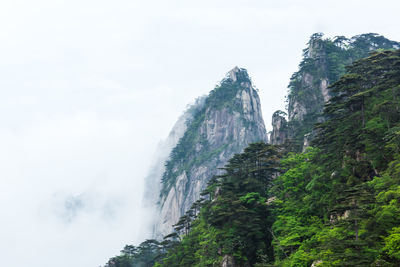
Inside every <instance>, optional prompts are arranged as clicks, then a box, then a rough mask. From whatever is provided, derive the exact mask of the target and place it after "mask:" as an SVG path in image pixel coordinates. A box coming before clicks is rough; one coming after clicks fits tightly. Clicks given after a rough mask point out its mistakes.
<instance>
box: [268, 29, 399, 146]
mask: <svg viewBox="0 0 400 267" xmlns="http://www.w3.org/2000/svg"><path fill="white" fill-rule="evenodd" d="M399 47H400V43H398V42H395V41H391V40H388V39H386V38H385V37H383V36H380V35H378V34H374V33H369V34H361V35H357V36H354V37H352V38H350V39H347V38H345V37H343V36H337V37H335V38H334V39H324V38H323V36H322V34H320V33H316V34H313V35H312V36H311V39H310V41H309V42H308V46H307V48H306V49H304V50H303V60H302V62H301V63H300V66H299V71H297V72H295V73H294V74H293V76H292V78H291V80H290V83H289V94H288V97H287V99H288V108H287V113H288V122H287V127H285V129H281V128H280V127H281V126H280V125H282V122H283V120H282V119H283V118H281V117H277V116H276V114H274V117H273V119H272V124H273V125H272V126H273V130H272V132H271V138H270V139H271V143H272V144H281V143H283V142H285V140H286V139H290V142H291V144H292V145H293V146H294V148H295V150H297V151H304V149H305V148H306V146H308V145H309V144H310V141H312V137H313V136H315V133H311V130H312V129H313V126H314V124H315V123H317V122H322V121H323V120H324V118H323V117H322V115H321V114H322V112H323V109H324V106H325V103H326V102H328V101H329V99H330V98H331V97H332V96H333V95H334V93H333V92H331V90H330V88H329V85H330V84H333V83H334V82H335V81H337V80H338V79H339V77H340V76H342V75H343V74H344V73H345V66H346V65H350V64H351V63H352V62H353V61H355V60H357V59H360V58H363V57H366V56H368V55H369V53H371V52H372V51H373V50H376V49H397V48H399ZM278 138H279V140H278Z"/></svg>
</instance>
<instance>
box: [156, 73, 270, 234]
mask: <svg viewBox="0 0 400 267" xmlns="http://www.w3.org/2000/svg"><path fill="white" fill-rule="evenodd" d="M246 77H247V78H246ZM215 90H231V93H232V94H231V97H229V94H228V92H227V93H226V97H225V94H224V93H225V92H223V91H222V92H218V93H221V95H222V98H219V102H218V103H217V104H215V103H214V104H212V103H213V102H212V101H211V97H212V96H211V95H212V93H210V95H209V96H208V98H209V99H208V100H207V99H206V100H205V104H204V107H203V109H202V110H201V111H199V112H201V113H199V114H197V118H200V119H198V120H197V121H196V122H193V123H197V124H198V126H196V127H195V131H194V132H193V127H192V126H193V125H191V123H192V122H190V121H189V122H188V123H187V127H189V128H190V129H191V131H192V132H191V133H190V134H192V135H195V136H196V137H198V138H197V139H196V140H201V141H198V142H195V143H193V144H190V146H189V147H193V148H194V151H193V154H191V155H187V158H185V159H181V160H178V159H176V158H174V156H172V158H169V161H170V162H172V163H173V166H171V167H170V173H172V176H173V177H172V178H173V179H172V178H170V179H171V181H173V184H171V185H169V186H168V187H167V186H166V185H164V190H162V193H161V196H160V199H159V203H158V210H157V214H156V216H155V218H156V223H155V226H154V237H156V238H160V237H162V236H164V235H166V234H169V233H171V232H172V230H173V227H172V226H173V225H174V224H175V223H177V222H178V220H179V218H180V217H181V216H182V215H184V214H185V212H186V211H187V210H189V209H190V207H191V205H192V204H193V202H195V201H196V200H198V199H199V198H200V193H201V191H202V190H203V189H204V188H205V187H206V185H207V182H208V181H209V179H210V178H211V177H212V176H214V175H217V174H221V170H220V169H219V168H222V167H223V166H224V165H225V164H226V163H227V161H228V160H229V159H230V158H231V157H232V156H233V155H234V154H236V153H240V152H242V151H243V149H244V148H245V147H246V146H247V145H248V144H249V143H252V142H257V141H264V142H267V141H268V138H267V134H266V130H265V126H264V121H263V118H262V113H261V105H260V99H259V97H258V94H257V91H256V90H255V89H254V88H253V86H252V84H251V81H250V79H249V78H248V75H247V72H246V70H244V69H240V68H238V67H235V68H234V69H232V70H231V71H230V72H229V73H228V75H227V77H226V78H225V79H224V80H223V81H222V82H221V86H220V88H218V87H217V88H216V89H215ZM188 134H189V133H188ZM182 136H183V135H182ZM172 163H171V164H172ZM164 175H165V174H164ZM169 177H170V176H169ZM151 179H152V180H159V181H160V180H161V175H160V173H157V175H156V177H152V178H151ZM164 183H166V182H165V181H164ZM165 188H166V189H167V190H165Z"/></svg>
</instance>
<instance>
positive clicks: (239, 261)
mask: <svg viewBox="0 0 400 267" xmlns="http://www.w3.org/2000/svg"><path fill="white" fill-rule="evenodd" d="M330 90H331V92H332V98H331V99H330V101H329V102H328V103H327V104H326V105H325V108H324V110H323V114H322V116H323V118H324V120H323V121H322V122H320V123H318V124H316V125H315V126H314V132H315V133H316V134H315V138H314V139H313V141H312V143H311V146H310V147H308V148H307V149H306V150H305V151H304V152H302V153H295V152H292V151H293V149H292V148H291V147H292V145H291V140H290V139H288V140H287V141H286V142H285V143H284V144H282V145H271V144H265V143H253V144H251V145H250V146H249V147H247V148H246V149H245V150H244V152H243V153H240V154H236V155H235V156H234V157H233V158H232V159H230V160H229V163H228V164H227V165H226V166H225V168H224V174H222V175H219V176H215V177H213V178H212V179H211V180H210V181H209V183H208V186H207V188H206V189H205V190H204V191H203V193H202V198H201V199H200V200H198V201H197V202H195V203H194V204H193V205H192V208H191V209H190V210H188V211H187V213H186V214H185V215H184V216H183V217H181V219H180V220H179V222H177V224H176V225H175V228H174V229H175V231H174V232H173V233H171V234H169V235H167V236H165V237H164V239H163V240H162V241H157V240H147V241H145V242H143V243H142V244H140V245H139V246H126V247H125V248H124V249H123V250H122V251H121V255H119V256H116V257H114V258H112V259H110V260H109V262H108V263H107V265H106V266H108V267H128V266H157V267H160V266H221V265H222V266H259V267H260V266H400V50H378V51H375V52H372V53H371V54H370V55H369V56H368V57H366V58H364V59H361V60H358V61H356V62H354V63H353V64H352V65H350V66H348V67H346V73H345V74H344V75H342V76H341V77H340V78H339V79H338V81H337V82H335V83H333V84H331V85H330Z"/></svg>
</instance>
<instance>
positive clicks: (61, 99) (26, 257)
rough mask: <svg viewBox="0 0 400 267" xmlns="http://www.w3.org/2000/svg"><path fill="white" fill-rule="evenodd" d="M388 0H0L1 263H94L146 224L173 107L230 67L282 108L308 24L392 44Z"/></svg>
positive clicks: (271, 106)
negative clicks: (148, 192) (148, 195)
mask: <svg viewBox="0 0 400 267" xmlns="http://www.w3.org/2000/svg"><path fill="white" fill-rule="evenodd" d="M399 8H400V4H399V3H398V1H394V0H393V1H385V0H383V1H380V2H379V5H377V4H376V3H374V2H367V1H324V3H323V6H322V4H321V1H274V2H272V1H261V0H260V1H255V0H246V1H244V0H243V1H239V0H231V1H225V0H221V1H215V0H214V1H211V0H203V1H197V2H195V1H178V0H170V1H161V0H159V1H132V0H130V1H128V0H116V1H101V0H100V1H99V0H98V1H88V0H81V1H75V0H69V1H63V0H37V1H28V0H13V1H11V0H8V1H7V0H5V1H2V2H1V3H0V148H1V149H0V209H1V217H0V254H1V255H2V266H11V267H13V266H17V267H19V266H41V267H43V266H58V267H64V266H65V267H66V266H68V267H70V266H74V267H80V266H82V267H88V266H96V267H97V266H100V265H104V264H105V263H106V262H107V260H108V259H109V258H110V257H112V256H114V255H117V254H118V253H119V250H121V249H122V248H123V246H124V245H125V244H138V243H139V242H140V241H143V238H145V237H148V233H147V232H146V231H144V230H143V229H146V227H143V225H141V222H143V219H144V218H145V217H146V215H145V214H148V213H145V212H144V211H142V209H141V207H142V204H141V201H142V195H143V184H144V181H143V180H144V178H145V177H146V175H148V173H150V172H151V166H154V165H153V161H154V159H157V158H158V157H157V155H158V153H157V145H158V144H159V143H160V141H162V140H164V139H165V138H167V136H168V133H169V131H170V129H171V128H172V127H173V125H174V123H175V122H176V120H177V119H178V118H179V116H180V115H181V113H182V112H183V111H184V110H185V109H186V107H187V105H188V104H189V103H192V102H193V101H194V99H195V98H197V97H198V96H201V95H204V94H206V93H208V92H209V91H210V90H212V89H213V87H214V86H215V84H216V83H217V82H218V81H219V80H221V79H222V78H223V77H224V76H225V74H226V72H228V71H229V70H230V69H232V68H233V67H234V66H239V67H243V68H247V69H248V72H249V74H250V76H251V77H252V80H253V82H254V85H255V86H256V87H257V88H258V89H259V90H260V92H259V93H260V98H261V104H262V110H263V115H264V120H265V122H266V126H267V128H268V129H269V130H270V129H271V127H270V123H271V115H272V113H273V112H274V111H275V110H277V109H284V108H285V95H286V92H287V84H288V82H289V78H290V76H291V74H292V73H293V72H294V71H296V70H297V66H298V64H299V62H300V59H301V54H302V51H301V50H302V49H303V48H305V45H306V43H307V41H308V38H309V37H310V35H311V34H313V33H314V32H324V33H325V34H326V36H328V37H334V36H336V35H346V36H348V37H350V36H353V35H356V34H360V33H367V32H376V33H379V34H382V35H384V36H385V37H387V38H389V39H393V40H396V41H400V31H399V30H398V29H399V26H400V25H399V22H398V10H399Z"/></svg>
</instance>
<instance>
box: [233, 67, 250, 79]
mask: <svg viewBox="0 0 400 267" xmlns="http://www.w3.org/2000/svg"><path fill="white" fill-rule="evenodd" d="M227 77H228V78H229V79H230V80H232V81H233V82H236V81H239V82H250V83H251V81H250V77H249V74H248V73H247V70H246V69H244V68H239V67H238V66H235V67H234V68H233V69H231V70H230V71H229V72H228V74H227Z"/></svg>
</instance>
